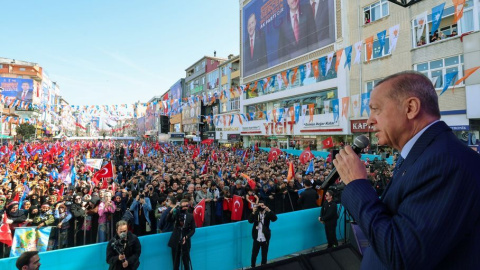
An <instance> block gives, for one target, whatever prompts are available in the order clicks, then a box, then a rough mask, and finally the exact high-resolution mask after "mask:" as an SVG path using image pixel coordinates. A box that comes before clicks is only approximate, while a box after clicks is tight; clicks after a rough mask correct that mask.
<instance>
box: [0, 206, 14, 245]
mask: <svg viewBox="0 0 480 270" xmlns="http://www.w3.org/2000/svg"><path fill="white" fill-rule="evenodd" d="M0 242H2V243H4V244H6V245H7V246H9V247H11V246H12V232H11V231H10V226H9V225H8V223H7V212H4V213H3V217H2V222H1V225H0Z"/></svg>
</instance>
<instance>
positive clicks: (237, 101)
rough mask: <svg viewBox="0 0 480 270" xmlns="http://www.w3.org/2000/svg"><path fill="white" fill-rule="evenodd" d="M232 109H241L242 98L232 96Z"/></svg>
mask: <svg viewBox="0 0 480 270" xmlns="http://www.w3.org/2000/svg"><path fill="white" fill-rule="evenodd" d="M229 102H230V110H232V111H233V110H239V109H240V98H239V97H236V98H232V99H230V101H229Z"/></svg>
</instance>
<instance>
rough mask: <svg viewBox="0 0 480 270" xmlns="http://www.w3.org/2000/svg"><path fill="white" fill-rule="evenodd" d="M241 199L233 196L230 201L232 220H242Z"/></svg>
mask: <svg viewBox="0 0 480 270" xmlns="http://www.w3.org/2000/svg"><path fill="white" fill-rule="evenodd" d="M242 214H243V199H242V197H240V196H237V195H233V201H232V220H242Z"/></svg>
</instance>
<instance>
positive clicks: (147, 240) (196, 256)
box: [0, 208, 344, 270]
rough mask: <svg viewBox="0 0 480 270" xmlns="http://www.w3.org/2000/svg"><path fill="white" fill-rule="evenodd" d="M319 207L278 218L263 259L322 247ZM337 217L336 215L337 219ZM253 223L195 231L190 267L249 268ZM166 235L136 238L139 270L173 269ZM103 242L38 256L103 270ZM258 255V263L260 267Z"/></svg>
mask: <svg viewBox="0 0 480 270" xmlns="http://www.w3.org/2000/svg"><path fill="white" fill-rule="evenodd" d="M319 213H320V208H314V209H308V210H303V211H296V212H291V213H285V214H281V215H278V220H277V221H276V222H273V223H271V225H270V228H271V230H272V238H271V242H270V247H269V251H268V260H272V259H275V258H279V257H283V256H285V255H288V254H292V253H295V252H299V251H302V250H306V249H310V248H312V247H315V246H319V245H323V244H325V243H326V237H325V230H324V226H323V224H321V223H320V222H318V216H319ZM340 217H341V215H340ZM252 226H253V225H252V224H250V223H248V221H241V222H236V223H229V224H223V225H217V226H210V227H205V228H199V229H197V230H196V232H195V235H194V236H193V238H192V249H191V251H190V255H191V260H192V265H193V268H194V269H196V270H198V269H209V270H210V269H238V268H242V267H248V266H250V256H251V251H252V245H253V240H252V236H251V235H252ZM343 228H344V226H343V219H342V218H340V219H339V222H338V226H337V238H339V239H340V238H343V236H344V232H343ZM169 238H170V233H161V234H155V235H148V236H143V237H140V242H141V244H142V254H141V256H140V267H139V269H141V270H147V269H172V268H173V264H172V255H171V250H170V248H169V247H168V246H167V243H168V239H169ZM106 246H107V243H101V244H94V245H89V246H82V247H75V248H68V249H63V250H54V251H47V252H43V253H40V263H41V264H42V266H41V268H42V269H70V270H76V269H78V270H83V269H108V265H107V263H106V248H107V247H106ZM260 257H261V256H260V255H259V256H258V258H257V263H258V264H259V263H260ZM16 259H17V258H7V259H2V260H0V269H16V268H15V261H16Z"/></svg>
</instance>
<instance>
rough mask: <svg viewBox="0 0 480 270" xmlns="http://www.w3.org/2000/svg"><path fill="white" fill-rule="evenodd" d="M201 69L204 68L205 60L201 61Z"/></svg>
mask: <svg viewBox="0 0 480 270" xmlns="http://www.w3.org/2000/svg"><path fill="white" fill-rule="evenodd" d="M202 68H205V60H203V61H202Z"/></svg>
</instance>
